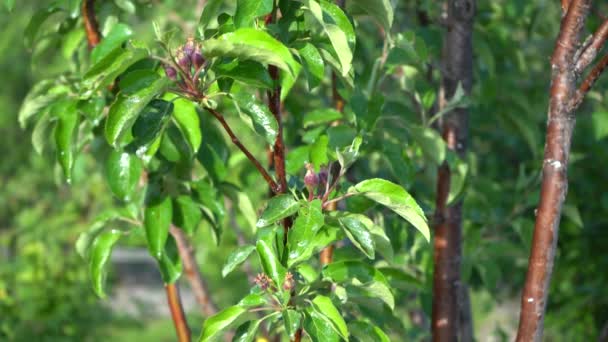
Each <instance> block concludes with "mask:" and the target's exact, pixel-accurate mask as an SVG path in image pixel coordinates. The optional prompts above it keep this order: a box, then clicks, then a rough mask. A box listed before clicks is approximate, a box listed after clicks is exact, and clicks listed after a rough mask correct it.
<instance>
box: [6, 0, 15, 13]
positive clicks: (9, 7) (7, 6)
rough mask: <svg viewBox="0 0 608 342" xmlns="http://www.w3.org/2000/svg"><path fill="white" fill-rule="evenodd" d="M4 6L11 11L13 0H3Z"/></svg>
mask: <svg viewBox="0 0 608 342" xmlns="http://www.w3.org/2000/svg"><path fill="white" fill-rule="evenodd" d="M4 6H5V7H6V10H7V11H9V12H12V11H13V8H15V0H4Z"/></svg>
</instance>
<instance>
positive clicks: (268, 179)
mask: <svg viewBox="0 0 608 342" xmlns="http://www.w3.org/2000/svg"><path fill="white" fill-rule="evenodd" d="M205 109H206V110H207V111H208V112H209V113H211V115H213V116H215V118H216V119H217V120H218V121H219V122H220V124H222V127H224V130H225V131H226V133H228V135H229V136H230V139H231V140H232V142H233V143H234V144H235V145H236V146H237V147H238V148H239V149H240V150H241V151H242V152H243V153H244V154H245V156H247V159H249V160H250V161H251V162H252V163H253V165H254V166H255V168H256V169H258V171H259V172H260V174H261V175H262V177H264V180H265V181H266V183H268V186H269V187H270V188H271V189H272V191H273V192H274V193H280V192H281V187H280V186H279V185H278V184H277V183H276V182H275V181H274V179H272V176H270V174H269V173H268V171H266V169H264V167H263V166H262V164H260V162H259V161H258V160H257V159H256V158H255V156H254V155H253V154H251V152H249V150H248V149H247V148H246V147H245V146H244V145H243V143H241V141H240V140H239V138H237V136H236V135H235V134H234V132H233V131H232V128H230V125H228V123H227V122H226V120H225V119H224V117H223V116H222V114H220V113H219V112H218V111H217V110H215V109H213V108H209V107H205ZM279 127H280V124H279ZM279 132H280V131H279ZM283 161H284V160H283ZM283 165H285V164H284V163H283Z"/></svg>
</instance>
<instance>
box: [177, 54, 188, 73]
mask: <svg viewBox="0 0 608 342" xmlns="http://www.w3.org/2000/svg"><path fill="white" fill-rule="evenodd" d="M177 64H179V66H180V67H182V68H183V69H184V70H185V71H186V72H187V73H190V56H189V55H186V54H185V53H182V54H180V55H178V57H177Z"/></svg>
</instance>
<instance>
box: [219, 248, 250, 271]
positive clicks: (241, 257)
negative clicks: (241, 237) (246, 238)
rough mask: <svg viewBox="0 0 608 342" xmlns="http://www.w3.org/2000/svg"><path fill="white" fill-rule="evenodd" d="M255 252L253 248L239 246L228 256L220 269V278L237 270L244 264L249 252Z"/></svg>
mask: <svg viewBox="0 0 608 342" xmlns="http://www.w3.org/2000/svg"><path fill="white" fill-rule="evenodd" d="M254 250H255V246H241V247H239V248H237V249H235V250H234V251H232V253H230V255H229V256H228V260H226V263H225V264H224V267H223V268H222V277H224V278H225V277H226V276H227V275H228V274H229V273H230V272H232V271H233V270H234V269H235V268H237V267H238V266H239V265H240V264H242V263H243V262H245V260H247V258H248V257H249V255H250V254H251V252H253V251H254Z"/></svg>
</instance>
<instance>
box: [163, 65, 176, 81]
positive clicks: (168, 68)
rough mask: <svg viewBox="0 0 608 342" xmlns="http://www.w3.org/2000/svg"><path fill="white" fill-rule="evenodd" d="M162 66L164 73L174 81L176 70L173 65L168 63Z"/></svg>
mask: <svg viewBox="0 0 608 342" xmlns="http://www.w3.org/2000/svg"><path fill="white" fill-rule="evenodd" d="M163 67H164V68H165V74H166V75H167V77H168V78H169V79H170V80H172V81H175V80H176V79H177V70H175V68H174V67H172V66H170V65H167V64H165V65H163Z"/></svg>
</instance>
